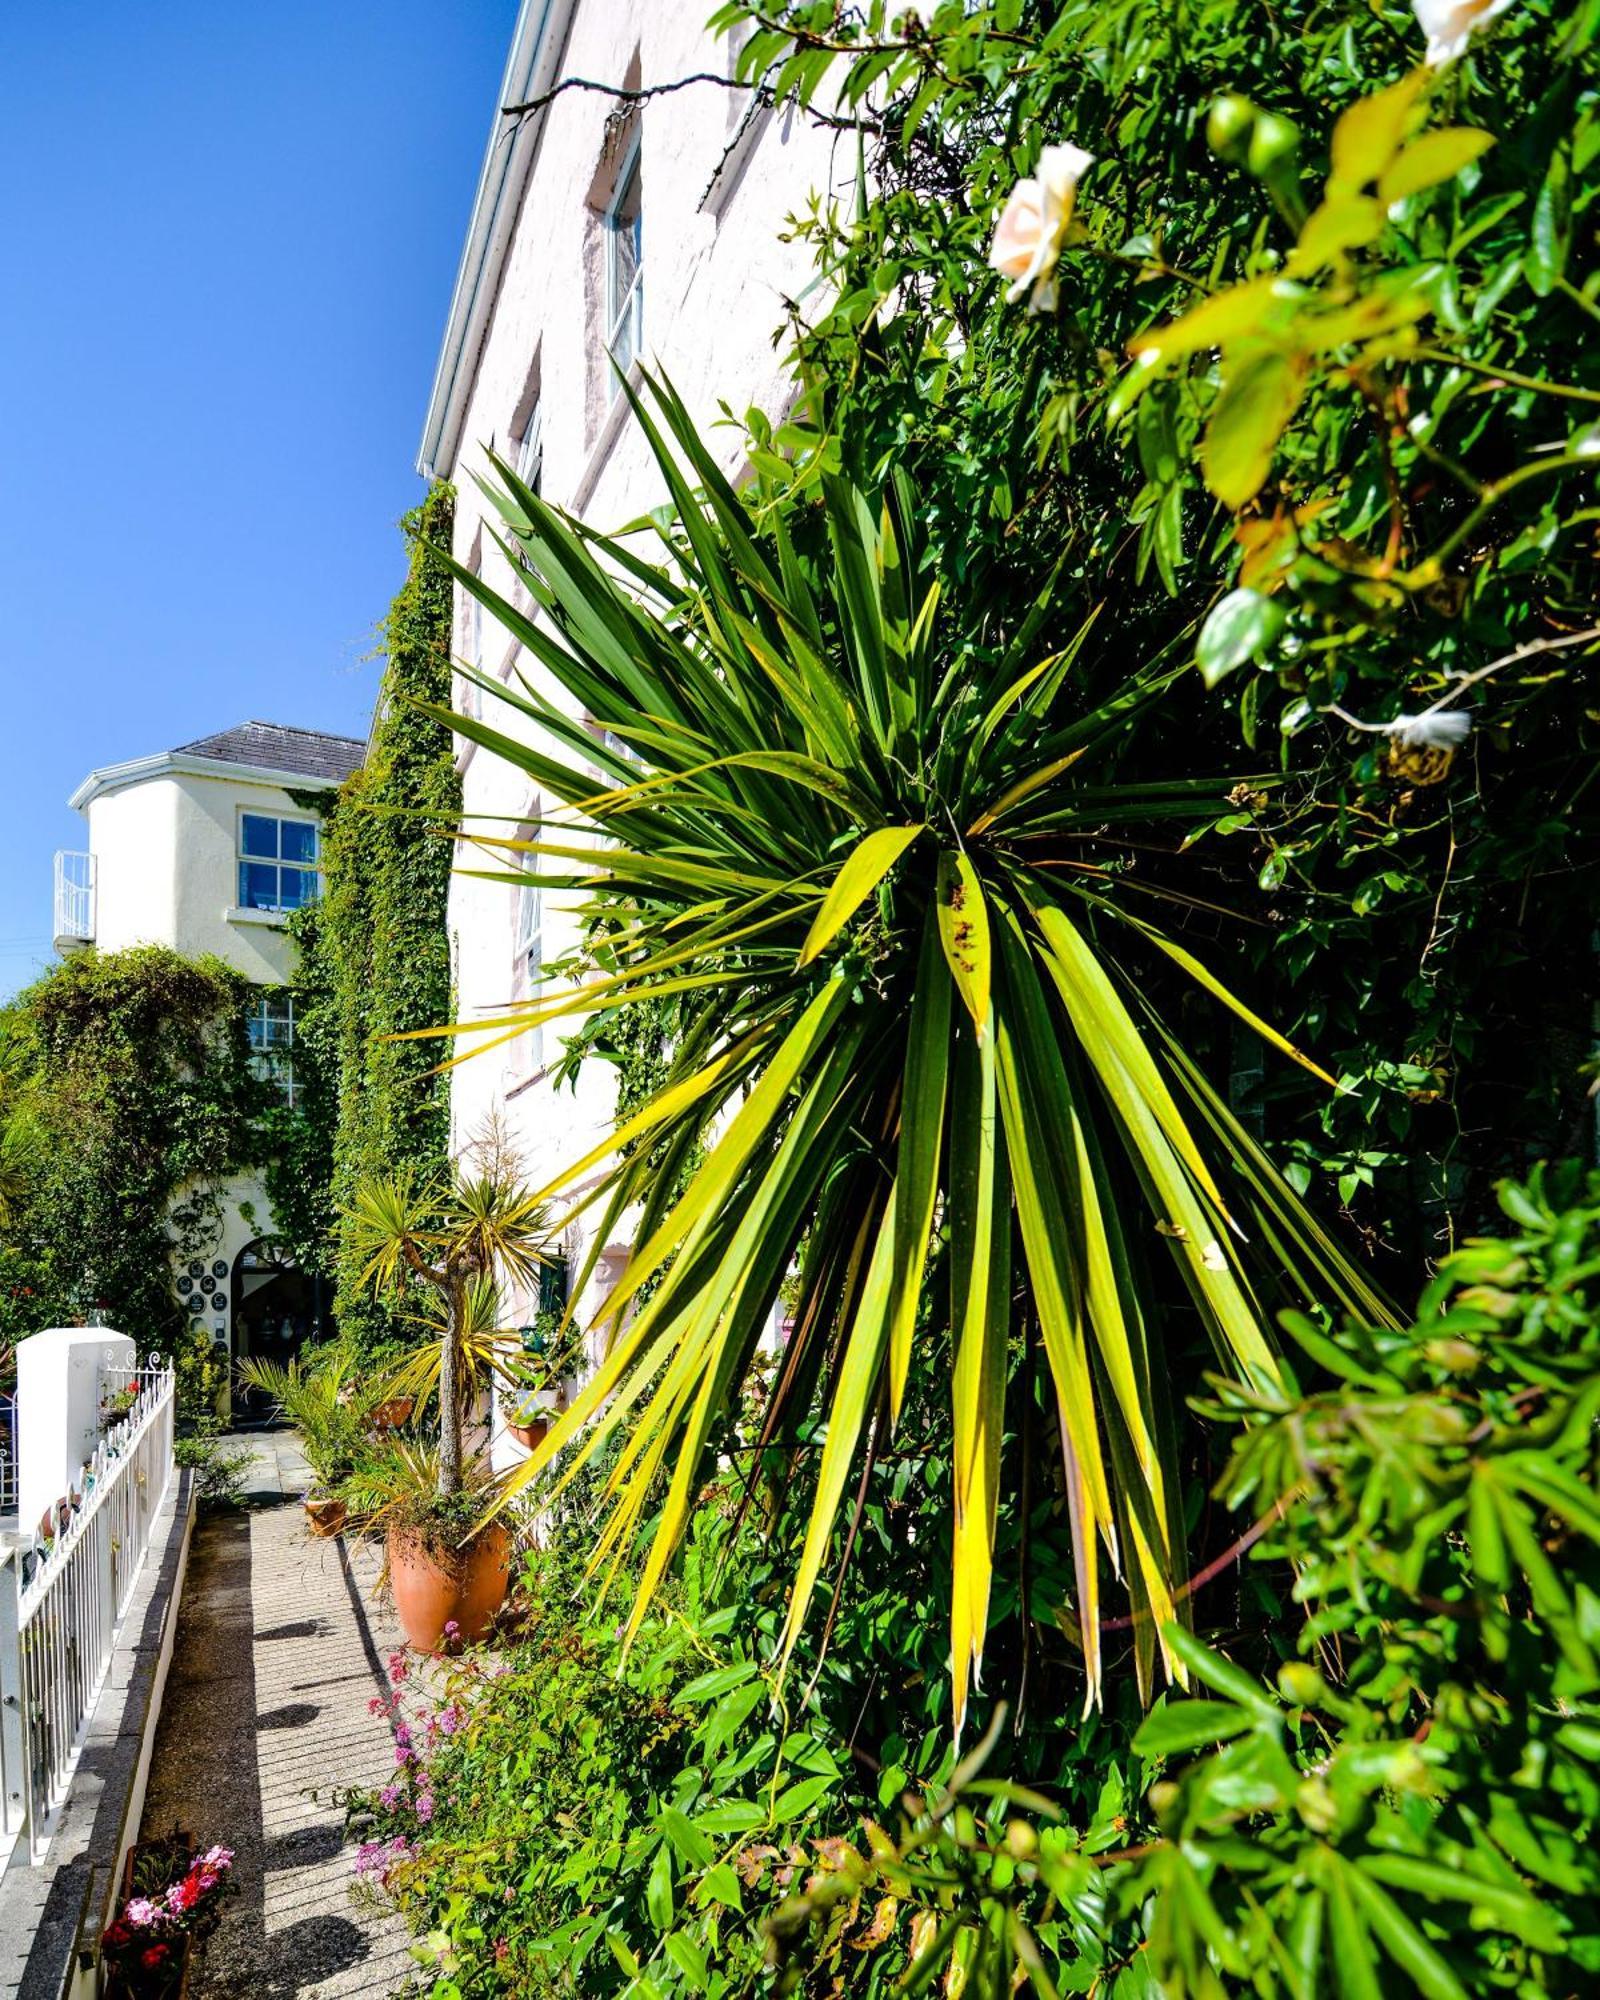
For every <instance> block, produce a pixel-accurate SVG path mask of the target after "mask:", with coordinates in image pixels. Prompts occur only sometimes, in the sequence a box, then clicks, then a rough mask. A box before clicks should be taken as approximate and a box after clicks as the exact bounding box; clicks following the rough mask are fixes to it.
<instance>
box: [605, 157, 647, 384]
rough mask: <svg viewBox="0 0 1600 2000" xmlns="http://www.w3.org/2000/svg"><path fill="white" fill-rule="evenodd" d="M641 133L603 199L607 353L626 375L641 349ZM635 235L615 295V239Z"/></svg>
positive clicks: (642, 280) (615, 381)
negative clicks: (633, 209) (625, 209)
mask: <svg viewBox="0 0 1600 2000" xmlns="http://www.w3.org/2000/svg"><path fill="white" fill-rule="evenodd" d="M639 138H640V135H639V134H638V133H637V132H635V133H634V135H633V139H632V142H631V144H630V145H629V147H628V151H627V154H626V156H625V157H624V159H623V162H622V166H621V168H620V170H619V171H618V174H617V179H616V184H615V186H614V187H613V188H612V190H611V199H610V200H609V201H608V202H607V203H606V213H605V231H606V337H605V349H606V353H607V354H608V355H610V356H611V358H612V359H613V360H614V361H615V362H616V364H617V367H618V370H619V371H620V375H626V374H627V372H628V370H629V368H630V367H632V365H633V363H634V362H635V361H638V360H640V359H641V358H642V356H643V353H644V175H643V169H642V156H641V151H640V145H639ZM635 187H637V189H638V191H639V212H638V214H637V215H636V216H635V217H634V218H633V220H632V221H631V222H628V221H624V220H623V218H622V215H621V210H622V206H623V204H624V202H625V201H626V200H627V199H628V196H629V194H630V192H631V191H632V190H633V189H634V188H635ZM624 231H627V232H629V233H632V234H633V235H634V236H635V237H636V239H637V240H636V243H635V251H634V264H633V276H632V278H631V279H630V280H629V283H628V288H627V290H626V292H624V293H623V295H622V296H621V297H620V298H619V297H618V296H617V277H618V273H617V243H618V240H619V238H620V237H621V236H622V234H623V232H624ZM624 333H626V334H627V336H628V345H627V346H626V348H625V350H623V351H621V352H619V347H620V346H621V342H622V336H623V335H624ZM620 375H618V376H614V377H613V390H612V393H613V395H614V396H615V395H616V394H617V393H619V392H620V388H621V380H620Z"/></svg>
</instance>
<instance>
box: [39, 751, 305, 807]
mask: <svg viewBox="0 0 1600 2000" xmlns="http://www.w3.org/2000/svg"><path fill="white" fill-rule="evenodd" d="M185 777H187V778H237V779H239V780H241V781H242V782H243V783H245V784H251V785H271V786H273V787H274V788H275V789H276V790H278V791H280V792H321V791H335V790H337V788H338V787H339V786H340V785H342V784H343V783H344V780H343V779H342V778H321V777H317V776H315V775H314V774H313V773H311V772H309V771H281V770H278V769H277V768H275V767H274V766H272V765H269V764H239V763H235V762H233V761H232V760H231V759H230V758H227V757H192V756H187V755H185V754H184V753H182V752H180V751H176V750H159V751H157V752H156V754H155V755H154V756H151V757H130V758H129V759H128V761H127V762H126V763H124V764H107V765H105V766H104V768H103V769H101V770H98V771H91V772H90V773H89V775H88V777H87V778H85V779H84V781H83V783H82V784H81V785H79V787H78V788H77V790H76V791H75V792H74V793H73V794H72V796H71V798H69V799H68V800H67V804H68V806H69V807H70V808H71V809H72V811H73V812H84V811H86V810H87V809H88V808H89V807H90V806H92V805H93V804H94V802H95V800H96V799H102V798H105V797H106V796H107V794H108V793H111V792H125V791H127V790H128V788H129V786H131V785H142V784H146V783H147V782H148V781H149V780H150V779H151V778H185Z"/></svg>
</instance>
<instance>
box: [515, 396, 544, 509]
mask: <svg viewBox="0 0 1600 2000" xmlns="http://www.w3.org/2000/svg"><path fill="white" fill-rule="evenodd" d="M543 473H544V416H543V413H542V411H541V410H540V408H539V398H538V397H537V396H535V397H534V399H533V407H532V409H530V410H529V412H528V421H527V422H526V423H525V424H524V425H523V427H522V436H521V437H520V438H519V439H518V440H517V477H518V478H519V479H520V480H521V481H522V483H523V485H524V486H526V487H527V488H528V490H529V491H530V492H532V493H538V492H540V491H542V487H541V485H540V481H541V478H542V475H543Z"/></svg>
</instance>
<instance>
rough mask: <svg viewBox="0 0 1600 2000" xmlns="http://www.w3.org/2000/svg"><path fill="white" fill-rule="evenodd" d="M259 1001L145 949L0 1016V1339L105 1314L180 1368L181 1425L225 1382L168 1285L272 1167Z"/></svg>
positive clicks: (35, 994) (37, 988)
mask: <svg viewBox="0 0 1600 2000" xmlns="http://www.w3.org/2000/svg"><path fill="white" fill-rule="evenodd" d="M249 992H250V987H249V983H248V981H246V980H245V979H244V978H243V976H242V975H241V974H239V973H237V972H235V971H234V970H233V969H232V968H231V967H230V966H228V965H225V964H224V963H223V962H222V960H221V959H218V958H209V957H207V958H200V959H186V958H184V957H182V956H180V954H179V953H177V952H175V951H172V950H170V949H168V948H167V947H166V946H164V945H141V946H139V947H137V948H135V949H134V950H131V951H120V952H105V953H101V952H95V951H87V952H82V953H80V954H78V955H77V956H75V957H73V958H69V959H66V960H65V961H63V963H61V964H60V965H57V966H55V967H54V968H53V969H52V970H51V971H50V972H48V973H46V974H45V976H44V977H43V978H42V979H40V980H38V981H37V982H36V983H35V984H34V985H32V986H30V987H29V988H27V990H26V991H25V992H23V993H22V994H20V995H19V996H18V997H17V999H16V1000H14V1001H13V1002H12V1003H11V1004H10V1005H9V1006H8V1007H6V1008H5V1009H3V1010H0V1046H3V1048H4V1051H5V1057H4V1063H3V1071H4V1083H3V1087H0V1128H3V1131H4V1135H5V1153H6V1156H7V1159H8V1161H9V1162H10V1163H12V1170H11V1171H10V1173H9V1174H8V1178H7V1188H6V1202H5V1209H4V1214H3V1216H0V1336H3V1337H4V1338H5V1339H8V1340H14V1339H20V1338H22V1337H24V1336H25V1335H27V1334H30V1333H35V1332H37V1331H38V1330H39V1329H40V1328H41V1327H46V1326H60V1325H73V1324H78V1323H82V1322H83V1321H84V1320H86V1319H87V1318H88V1317H89V1316H90V1315H91V1314H92V1313H95V1312H96V1311H104V1312H105V1314H106V1316H107V1318H108V1320H109V1322H110V1323H111V1324H112V1325H114V1326H116V1327H117V1328H118V1330H119V1331H122V1332H126V1333H129V1334H132V1336H133V1337H134V1339H135V1340H136V1341H138V1343H139V1344H140V1346H141V1348H159V1349H160V1350H162V1351H163V1352H170V1353H174V1354H175V1355H176V1356H177V1358H178V1364H179V1383H180V1392H181V1395H182V1399H183V1403H184V1406H185V1408H186V1410H188V1411H190V1412H193V1411H195V1410H197V1409H199V1408H200V1407H201V1405H203V1404H205V1403H207V1402H209V1401H210V1400H212V1399H213V1398H214V1396H215V1393H216V1391H217V1389H218V1388H219V1387H220V1384H221V1379H222V1371H223V1368H224V1366H225V1364H224V1363H223V1362H221V1361H219V1360H217V1359H215V1358H214V1357H213V1353H212V1349H211V1344H210V1341H209V1339H208V1338H207V1337H206V1335H205V1333H204V1330H203V1329H202V1328H199V1327H191V1326H190V1325H189V1323H188V1321H187V1318H186V1316H185V1314H184V1313H183V1311H182V1309H181V1306H180V1304H179V1301H178V1297H177V1294H176V1292H175V1290H174V1288H173V1269H174V1265H175V1264H177V1263H182V1262H184V1261H186V1260H187V1259H188V1258H189V1257H191V1256H195V1255H199V1254H200V1253H201V1252H202V1251H206V1250H208V1249H209V1248H210V1246H211V1244H212V1243H213V1242H214V1240H215V1235H216V1231H217V1226H218V1224H219V1223H220V1221H221V1218H222V1210H223V1199H224V1197H223V1186H224V1184H225V1182H226V1181H227V1179H228V1177H229V1176H230V1175H233V1174H236V1173H240V1172H243V1171H245V1170H247V1169H249V1168H251V1167H254V1166H257V1165H259V1164H260V1162H261V1158H262V1154H263V1149H264V1145H265V1143H266V1139H265V1123H264V1120H265V1115H266V1113H267V1110H268V1107H269V1105H270V1102H271V1099H272V1097H273V1092H272V1090H271V1088H270V1086H268V1085H266V1084H263V1083H262V1082H261V1081H260V1080H259V1079H258V1078H257V1077H256V1076H255V1075H254V1074H253V1072H252V1070H251V1066H250V1042H249V1035H248V1032H247V1029H246V1025H245V1016H246V1007H247V1001H248V996H249Z"/></svg>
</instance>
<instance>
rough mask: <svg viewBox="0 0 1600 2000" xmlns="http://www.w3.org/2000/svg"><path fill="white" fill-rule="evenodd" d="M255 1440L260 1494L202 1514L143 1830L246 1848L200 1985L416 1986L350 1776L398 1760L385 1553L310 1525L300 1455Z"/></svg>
mask: <svg viewBox="0 0 1600 2000" xmlns="http://www.w3.org/2000/svg"><path fill="white" fill-rule="evenodd" d="M284 1441H285V1443H287V1444H288V1445H289V1448H290V1458H289V1459H284V1458H283V1457H282V1453H281V1450H280V1447H279V1446H278V1445H277V1444H274V1443H273V1442H271V1441H257V1440H252V1441H251V1442H252V1443H253V1444H254V1445H255V1447H256V1458H255V1462H254V1463H253V1464H252V1466H251V1468H250V1472H251V1477H250V1479H249V1481H248V1482H247V1484H248V1486H249V1487H250V1488H252V1489H254V1497H255V1499H256V1501H257V1503H258V1504H256V1505H254V1506H251V1507H247V1508H245V1509H244V1510H241V1511H236V1510H228V1511H224V1512H215V1513H211V1514H209V1515H208V1516H207V1517H206V1518H205V1519H203V1520H202V1521H201V1523H200V1525H199V1527H198V1528H197V1529H196V1531H195V1538H194V1546H193V1549H192V1552H191V1554H190V1558H189V1575H188V1582H187V1584H186V1586H185V1589H184V1594H183V1603H182V1608H181V1612H180V1617H179V1624H178V1632H177V1646H176V1650H175V1653H174V1657H173V1662H172V1669H171V1674H170V1678H169V1680H168V1683H167V1693H166V1700H165V1703H164V1705H163V1708H162V1714H161V1722H160V1727H159V1731H158V1734H157V1738H156V1749H155V1758H154V1762H153V1766H152V1769H151V1774H150V1789H149V1793H148V1796H147V1797H146V1800H145V1808H144V1831H145V1832H146V1833H147V1834H152V1835H153V1834H155V1833H158V1832H161V1831H163V1830H166V1829H169V1828H170V1827H171V1826H172V1825H173V1823H174V1821H177V1822H178V1823H180V1824H181V1825H182V1826H183V1827H184V1828H185V1829H186V1830H187V1831H189V1832H190V1833H192V1834H193V1835H195V1836H196V1838H198V1839H199V1840H200V1841H201V1842H202V1843H204V1844H206V1845H209V1844H210V1843H212V1842H213V1841H220V1842H222V1843H223V1844H224V1845H226V1846H230V1847H232V1848H234V1849H235V1850H236V1855H237V1860H236V1863H235V1866H236V1868H237V1870H238V1880H239V1885H240V1891H241V1893H240V1895H239V1896H238V1897H237V1898H236V1899H235V1900H234V1901H233V1902H232V1903H230V1904H229V1905H228V1906H227V1914H226V1915H225V1916H224V1918H223V1921H222V1925H221V1927H220V1929H219V1930H218V1931H217V1933H216V1935H215V1936H214V1937H213V1938H212V1939H211V1940H210V1942H209V1943H208V1944H207V1945H206V1946H204V1947H203V1949H202V1954H201V1956H200V1959H199V1961H198V1963H197V1966H196V1968H195V1970H196V1977H195V1978H194V1979H193V1980H192V1981H191V1984H190V1989H189V1990H190V1994H191V2000H246V1996H248V2000H334V1996H340V1995H354V1994H359V1995H362V1996H363V2000H381V1996H387V1995H393V1994H399V1993H405V1992H408V1991H410V1990H411V1988H412V1983H413V1981H412V1975H413V1972H414V1970H415V1968H414V1966H413V1963H412V1961H411V1959H410V1957H409V1955H408V1952H407V1948H406V1945H407V1935H406V1931H405V1928H404V1926H403V1925H402V1924H401V1923H400V1922H399V1920H398V1919H397V1918H396V1917H395V1916H394V1915H393V1913H392V1912H389V1911H386V1910H382V1909H379V1908H378V1907H376V1906H375V1905H370V1904H369V1905H363V1904H362V1903H359V1902H357V1901H356V1900H354V1899H353V1898H352V1896H351V1887H352V1884H353V1882H354V1879H355V1877H354V1870H353V1858H354V1850H353V1848H350V1847H347V1846H346V1845H345V1843H344V1825H343V1817H344V1816H343V1814H342V1812H341V1811H340V1808H339V1806H338V1805H337V1804H336V1803H335V1802H334V1799H333V1797H332V1794H333V1792H334V1790H335V1789H336V1788H338V1787H342V1786H348V1785H374V1784H377V1783H381V1782H382V1781H383V1780H384V1779H385V1778H386V1777H387V1776H389V1775H390V1774H391V1773H392V1772H393V1769H394V1747H393V1740H392V1738H391V1736H390V1733H389V1726H388V1723H387V1722H386V1720H385V1719H384V1718H383V1717H382V1716H375V1715H373V1714H371V1713H370V1711H369V1709H368V1703H369V1701H370V1700H371V1699H372V1698H373V1697H374V1696H375V1695H377V1694H378V1693H379V1692H380V1691H382V1690H383V1689H384V1687H385V1681H384V1657H385V1655H386V1653H387V1652H388V1651H389V1649H390V1648H391V1647H392V1646H393V1645H395V1644H397V1643H398V1633H397V1632H396V1630H395V1629H394V1628H393V1627H392V1625H391V1624H390V1623H389V1622H388V1621H387V1620H386V1619H385V1618H384V1617H383V1616H381V1615H380V1614H379V1612H378V1610H377V1608H376V1607H375V1606H374V1604H373V1601H372V1596H371V1586H372V1583H373V1580H374V1577H375V1574H376V1570H377V1556H376V1553H375V1552H374V1551H371V1550H366V1549H360V1548H357V1549H354V1550H351V1549H347V1548H346V1546H345V1545H344V1543H342V1542H329V1541H316V1540H313V1539H312V1538H311V1537H310V1536H309V1535H308V1534H307V1533H306V1529H305V1516H304V1513H303V1512H302V1510H301V1508H300V1506H299V1505H298V1503H297V1502H296V1501H295V1500H293V1499H292V1498H291V1499H286V1498H285V1497H284V1492H285V1485H286V1483H287V1484H288V1485H289V1486H290V1489H291V1491H292V1487H293V1483H294V1481H295V1479H296V1476H297V1474H296V1468H295V1467H294V1465H293V1463H292V1460H293V1458H295V1457H297V1456H298V1454H297V1452H294V1450H293V1447H292V1440H288V1439H287V1434H285V1438H284Z"/></svg>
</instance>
